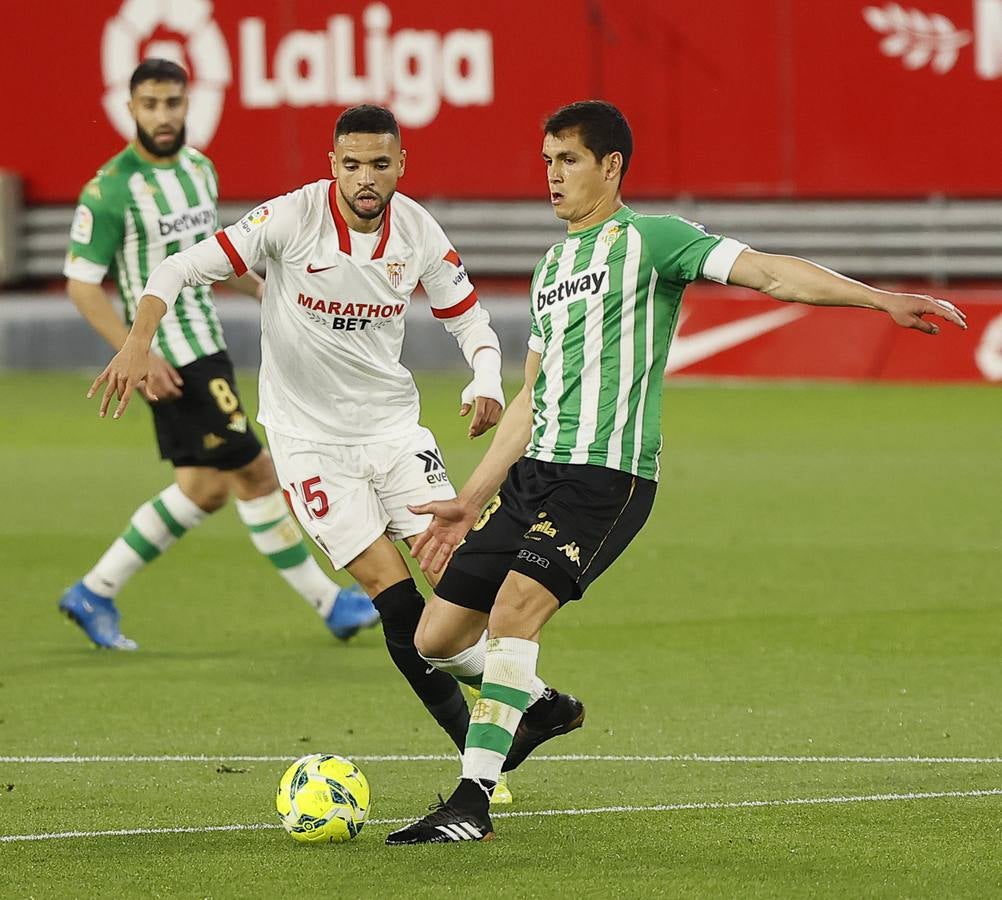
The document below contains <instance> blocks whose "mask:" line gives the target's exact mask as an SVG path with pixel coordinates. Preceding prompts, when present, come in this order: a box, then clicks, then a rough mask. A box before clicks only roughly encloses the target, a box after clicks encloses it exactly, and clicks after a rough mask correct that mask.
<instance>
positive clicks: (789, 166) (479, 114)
mask: <svg viewBox="0 0 1002 900" xmlns="http://www.w3.org/2000/svg"><path fill="white" fill-rule="evenodd" d="M4 24H5V27H6V33H7V34H8V36H9V37H12V38H13V39H11V40H9V41H8V46H7V47H6V49H5V82H4V84H5V88H6V90H5V99H6V101H7V104H6V109H5V112H6V125H5V129H4V131H5V135H4V140H3V141H2V142H0V166H2V167H3V168H7V169H12V170H14V171H17V172H19V173H21V174H22V175H23V177H24V178H25V183H26V189H27V197H28V199H29V201H34V202H69V201H72V200H73V199H75V197H76V194H77V192H78V191H79V188H80V186H81V185H82V184H83V183H84V182H85V181H86V180H87V178H89V177H90V175H91V174H92V173H93V172H94V170H95V168H96V167H97V166H98V165H99V164H100V163H101V162H103V161H104V160H105V159H107V158H108V157H110V156H111V155H112V154H114V153H115V152H116V151H117V150H118V148H119V147H120V146H121V145H122V143H123V141H124V140H125V139H126V138H127V137H129V136H130V135H131V133H132V123H131V121H130V119H129V117H128V114H127V113H126V111H125V102H126V100H127V97H128V90H127V82H128V77H129V74H130V73H131V71H132V69H133V68H134V66H135V65H136V64H137V63H138V62H139V61H140V60H141V59H142V58H143V57H144V56H147V55H158V56H166V57H169V58H174V59H177V60H179V61H181V62H183V63H184V64H185V65H186V66H187V67H188V68H189V70H190V72H191V73H192V89H191V110H190V114H189V137H190V140H191V142H192V143H193V144H194V145H195V146H199V147H202V148H203V149H205V150H206V151H207V152H208V153H209V155H210V156H211V157H212V158H213V159H214V161H215V162H216V164H217V167H218V168H219V170H220V174H221V176H222V190H223V195H224V197H225V198H227V199H240V200H248V201H250V200H255V199H258V198H264V197H268V196H272V195H274V194H277V193H280V192H284V191H286V190H289V189H291V188H294V187H296V186H298V185H300V184H302V183H303V182H306V181H311V180H314V179H316V178H319V177H323V176H324V175H325V174H326V173H327V171H328V169H327V160H326V152H327V150H328V148H329V144H330V133H331V128H332V125H333V122H334V120H335V118H336V116H337V115H338V113H339V112H340V111H341V110H343V109H344V108H345V107H347V106H350V105H353V104H356V103H360V102H373V103H381V104H386V105H389V106H390V107H391V108H392V109H393V110H394V111H395V112H396V114H397V116H398V118H399V119H400V122H401V124H402V126H403V129H404V134H405V145H406V146H407V148H408V150H409V152H410V158H409V166H408V172H407V175H406V180H405V182H404V183H402V185H401V188H402V189H403V190H407V191H409V192H410V193H412V194H414V195H415V196H419V197H452V198H516V197H536V196H540V195H541V194H542V193H544V192H545V182H544V173H543V168H542V165H541V162H540V158H539V149H540V142H541V135H540V123H541V121H542V120H543V118H544V117H545V116H546V115H547V114H548V113H549V112H551V111H553V110H554V109H555V108H556V107H558V106H560V105H562V104H564V103H567V102H569V101H571V100H575V99H581V98H586V97H603V98H605V99H608V100H611V101H613V102H615V103H617V104H618V105H620V106H621V107H622V109H623V110H624V111H625V112H626V114H627V116H628V117H629V119H630V121H631V124H632V126H633V129H634V133H635V139H636V157H635V159H634V162H633V164H632V166H631V169H630V173H629V176H628V179H627V182H626V188H627V193H628V195H629V196H631V197H645V196H646V197H653V196H667V195H673V194H678V193H691V194H695V195H701V196H738V197H824V196H830V197H846V196H853V197H873V196H886V197H892V196H917V195H926V194H930V193H942V194H948V195H955V196H994V197H998V196H1002V179H1000V178H999V176H998V160H999V159H1002V128H999V127H998V124H997V119H998V116H997V113H996V111H997V110H998V109H999V108H1002V0H908V2H907V3H897V2H891V0H812V2H810V3H790V2H788V0H759V2H755V3H748V2H746V0H722V2H719V3H715V4H707V3H705V2H703V0H667V2H665V0H634V2H631V3H627V4H615V3H612V2H596V0H568V2H566V3H564V4H562V5H561V6H560V9H559V12H555V11H553V10H549V9H546V8H543V7H540V6H539V5H538V4H535V3H529V2H526V0H512V2H509V3H505V4H469V3H466V2H462V0H439V2H437V3H434V4H428V3H417V2H414V0H410V2H396V0H386V2H366V0H342V2H339V3H337V4H332V3H330V2H329V0H285V2H283V3H276V2H273V0H242V2H240V3H234V2H222V0H219V2H216V3H212V2H210V0H94V2H92V3H87V4H69V3H65V4H57V5H52V4H50V5H47V6H37V5H33V4H27V3H17V4H10V5H9V8H8V9H5V18H4Z"/></svg>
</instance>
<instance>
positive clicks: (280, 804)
mask: <svg viewBox="0 0 1002 900" xmlns="http://www.w3.org/2000/svg"><path fill="white" fill-rule="evenodd" d="M275 806H276V807H277V809H278V815H279V816H280V817H281V819H282V825H284V826H285V830H286V831H288V832H289V834H291V835H292V839H293V840H295V841H302V842H303V843H310V844H327V843H336V844H339V843H341V842H342V841H350V840H351V839H352V838H353V837H355V835H357V834H358V833H359V832H360V831H361V830H362V826H363V825H364V824H365V819H366V817H367V816H368V815H369V782H368V781H366V779H365V776H364V775H363V774H362V772H361V771H360V770H359V768H358V766H356V765H355V764H354V763H353V762H352V761H351V760H348V759H344V758H343V757H340V756H332V755H331V754H328V753H312V754H310V755H309V756H304V757H302V759H297V760H296V761H295V762H294V763H293V764H292V765H291V766H289V768H288V769H287V770H286V772H285V774H284V775H283V776H282V780H281V781H280V782H279V784H278V796H277V797H276V798H275Z"/></svg>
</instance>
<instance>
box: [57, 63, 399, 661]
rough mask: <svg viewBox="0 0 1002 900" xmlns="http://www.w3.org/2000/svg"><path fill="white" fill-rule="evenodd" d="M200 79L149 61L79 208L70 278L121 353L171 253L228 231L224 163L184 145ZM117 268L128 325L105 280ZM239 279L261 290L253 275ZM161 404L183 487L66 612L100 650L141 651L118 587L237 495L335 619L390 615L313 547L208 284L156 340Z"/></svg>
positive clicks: (151, 506) (350, 622) (275, 554)
mask: <svg viewBox="0 0 1002 900" xmlns="http://www.w3.org/2000/svg"><path fill="white" fill-rule="evenodd" d="M187 86H188V76H187V74H186V72H185V71H184V69H182V68H181V67H180V66H178V65H176V64H174V63H173V62H170V61H168V60H163V59H147V60H146V61H144V62H143V63H141V64H140V65H139V67H138V68H137V69H136V71H135V72H134V73H133V75H132V80H131V83H130V89H131V98H130V101H129V110H130V112H131V114H132V116H133V118H134V119H135V122H136V139H135V140H134V141H132V142H131V143H129V144H128V146H126V148H125V149H124V150H122V152H121V153H119V154H118V155H117V156H115V157H114V158H112V159H111V160H109V161H108V163H106V164H105V165H104V166H103V167H102V168H101V170H100V171H99V172H98V174H97V176H96V177H95V178H93V179H92V180H91V181H90V182H88V183H87V185H86V186H85V187H84V189H83V192H82V193H81V195H80V202H79V205H78V206H77V209H76V213H75V215H74V218H73V225H72V228H71V232H70V248H69V253H68V254H67V258H66V265H65V267H64V269H63V272H64V274H65V275H66V277H67V278H68V279H69V281H68V291H69V295H70V298H71V299H72V300H73V302H74V303H75V304H76V306H77V308H78V309H79V310H80V312H81V313H82V314H83V315H84V317H85V318H86V319H87V321H88V322H89V323H90V325H91V327H92V328H93V329H94V330H95V331H96V332H97V333H98V334H100V335H101V336H102V337H103V338H104V339H105V340H106V341H107V342H108V343H109V344H111V345H112V347H114V348H115V349H116V350H118V349H119V348H120V347H121V346H122V344H123V343H124V341H125V338H126V336H127V335H128V333H129V323H131V321H132V317H133V315H134V313H135V308H136V304H137V303H138V301H139V297H140V295H141V294H142V289H143V286H144V285H145V284H146V279H147V277H148V275H149V273H150V271H152V269H153V268H155V266H156V265H157V263H159V262H160V261H161V260H162V259H164V258H165V257H167V256H170V255H172V254H174V253H177V252H178V251H180V250H184V249H185V248H187V247H191V246H192V245H193V244H196V243H198V242H199V241H201V240H203V239H204V238H206V237H209V236H211V235H212V234H213V233H214V232H215V231H216V228H217V221H216V199H217V195H218V187H217V179H216V171H215V168H214V167H213V165H212V163H211V162H210V161H209V159H208V158H207V157H205V156H204V155H202V154H201V153H199V152H198V151H197V150H193V149H191V148H189V147H186V146H185V145H184V143H185V128H184V123H185V115H186V113H187V109H188V92H187ZM109 270H111V271H112V272H113V274H114V276H115V278H116V280H117V282H118V288H119V293H120V294H121V299H122V304H123V307H124V314H125V322H123V321H122V319H120V318H119V317H118V315H116V313H115V310H114V308H113V305H112V303H111V301H110V299H109V297H108V296H107V295H106V294H105V292H104V290H103V288H102V287H101V283H102V281H103V280H104V277H105V275H106V273H107V272H108V271H109ZM232 286H233V287H235V288H237V289H238V290H240V291H242V292H243V293H245V294H248V295H249V296H251V297H255V298H257V299H260V296H261V290H262V286H263V282H262V281H261V279H260V278H258V276H257V275H255V274H254V273H253V272H248V273H246V274H244V275H242V276H241V277H239V278H236V277H235V278H233V279H232ZM153 350H154V353H153V354H152V358H153V360H154V362H153V368H154V371H153V374H152V377H151V379H150V381H151V384H150V385H149V386H150V388H152V390H153V393H154V394H155V395H156V396H157V397H159V398H160V399H159V401H158V402H157V403H154V404H152V405H151V408H152V411H153V419H154V424H155V427H156V434H157V441H158V443H159V445H160V454H161V456H162V457H163V458H164V459H166V460H169V461H170V462H171V463H172V464H173V465H174V483H173V484H171V485H170V486H169V487H167V488H166V489H164V490H163V491H161V492H160V493H159V494H158V495H157V496H156V497H153V498H151V499H150V500H149V501H147V502H146V503H144V504H143V505H142V506H140V507H139V509H137V510H136V511H135V513H134V514H133V516H132V518H131V520H130V522H129V525H128V527H127V528H126V529H125V531H124V532H123V534H122V535H121V536H120V537H119V538H118V539H116V540H115V541H114V543H113V544H112V545H111V546H110V547H109V548H108V550H107V551H106V552H105V553H104V555H103V556H102V557H101V558H100V559H99V560H98V562H97V563H96V565H95V566H94V568H93V569H91V571H89V572H88V573H87V574H86V575H84V577H83V578H82V579H81V580H80V581H78V582H77V583H76V584H74V585H73V586H72V587H70V588H69V589H68V590H67V591H66V593H65V594H64V595H63V597H62V599H61V600H60V602H59V608H60V609H61V610H62V611H63V612H64V613H66V614H67V615H68V616H69V617H70V618H71V619H73V620H74V621H75V622H76V623H77V624H78V625H80V627H81V628H83V630H84V631H85V632H86V633H87V636H88V637H89V638H90V639H91V640H92V641H93V642H94V643H95V644H96V645H97V646H99V647H106V648H109V649H117V650H134V649H136V644H135V642H134V641H132V640H130V639H129V638H127V637H125V636H124V635H123V634H122V633H121V630H120V628H119V619H120V616H119V611H118V608H117V607H116V605H115V602H114V599H115V596H116V594H117V593H118V592H119V591H120V590H121V589H122V587H123V586H124V585H125V583H126V582H127V581H128V580H129V578H131V577H132V576H133V575H135V574H136V573H137V572H139V571H140V570H142V569H143V568H144V567H145V566H146V565H147V564H149V563H151V562H153V561H154V560H155V559H156V558H157V557H158V556H160V554H162V553H163V552H164V551H165V550H167V549H168V548H169V547H170V546H172V545H173V544H174V543H175V542H176V541H177V540H178V538H180V537H181V536H182V535H184V534H185V533H186V532H187V531H189V530H191V529H192V528H194V527H195V526H197V525H199V524H200V523H201V522H202V521H204V520H205V518H206V517H207V516H208V515H209V514H210V513H213V512H215V511H216V510H218V509H220V508H221V507H222V506H223V505H224V504H225V503H226V500H227V498H228V497H229V495H230V494H231V493H232V494H233V495H234V496H235V497H236V506H237V512H238V514H239V515H240V518H241V520H242V521H243V523H244V524H245V525H246V526H247V529H248V531H249V532H250V538H251V540H252V541H253V543H254V546H255V547H257V549H258V550H259V551H260V552H261V553H262V554H263V555H264V556H266V557H267V558H268V560H269V561H270V562H271V563H272V564H273V565H274V566H275V568H276V569H277V571H278V573H279V574H280V575H281V576H282V577H283V578H284V579H285V580H286V582H288V584H289V585H290V586H291V587H292V588H293V589H294V590H296V591H297V592H298V593H299V594H300V595H301V596H302V597H303V598H304V599H305V600H307V602H309V603H310V605H311V606H313V608H314V609H315V610H316V611H317V612H318V613H319V614H320V615H321V616H322V617H323V619H324V620H325V622H326V624H327V626H328V628H330V630H331V631H332V632H333V633H334V634H335V635H337V636H338V637H341V638H348V637H350V636H351V635H353V634H354V633H355V632H356V631H358V629H359V628H360V627H366V626H370V625H374V624H376V622H377V621H378V618H379V617H378V614H377V613H376V610H375V608H374V607H373V605H372V602H371V601H370V600H369V598H368V597H367V596H366V595H365V594H364V593H363V592H362V591H360V590H356V589H352V588H349V589H339V588H338V586H337V585H336V584H335V583H334V582H333V581H332V580H331V579H330V578H328V577H327V575H325V574H324V572H323V570H322V569H321V568H320V567H319V566H318V565H317V562H316V560H314V558H313V556H312V555H311V554H310V552H309V551H308V550H307V548H306V545H305V544H304V542H303V538H302V535H301V533H300V531H299V527H298V526H297V524H296V523H295V521H294V520H293V519H292V518H291V516H290V515H289V511H288V509H287V508H286V505H285V500H284V498H283V496H282V492H281V490H280V489H279V484H278V480H277V479H276V477H275V470H274V468H273V467H272V463H271V457H270V456H269V455H268V451H267V450H265V449H263V448H262V446H261V444H260V442H259V441H258V439H257V437H256V436H255V434H254V431H253V429H252V428H251V426H250V424H249V422H248V418H247V415H246V414H245V412H244V409H243V405H242V403H241V401H240V396H239V394H238V392H237V387H236V381H235V379H234V375H233V365H232V363H231V362H230V358H229V356H228V354H227V352H226V344H225V342H224V340H223V332H222V328H221V327H220V324H219V317H218V315H217V314H216V308H215V306H214V304H213V299H212V291H211V289H210V288H208V287H202V286H199V287H194V288H185V289H184V290H183V291H182V293H181V296H180V297H179V298H178V301H177V304H176V306H175V307H174V311H173V312H172V313H171V315H169V316H168V317H166V318H165V319H164V321H163V323H162V324H161V325H160V327H159V329H158V330H157V333H156V338H155V339H154V342H153Z"/></svg>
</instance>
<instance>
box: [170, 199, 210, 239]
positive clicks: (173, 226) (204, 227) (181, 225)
mask: <svg viewBox="0 0 1002 900" xmlns="http://www.w3.org/2000/svg"><path fill="white" fill-rule="evenodd" d="M157 225H158V226H159V228H160V237H162V238H166V239H167V240H169V241H177V240H180V239H181V238H183V237H187V236H188V235H190V234H196V233H198V232H205V231H212V230H213V229H214V228H215V227H216V210H215V208H214V207H212V206H193V207H192V208H191V209H186V210H185V211H184V212H182V213H170V214H169V215H165V216H161V217H160V218H159V219H157Z"/></svg>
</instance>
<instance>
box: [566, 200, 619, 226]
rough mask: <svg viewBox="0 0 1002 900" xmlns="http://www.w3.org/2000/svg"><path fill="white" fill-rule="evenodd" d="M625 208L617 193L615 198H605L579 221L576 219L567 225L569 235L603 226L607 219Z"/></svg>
mask: <svg viewBox="0 0 1002 900" xmlns="http://www.w3.org/2000/svg"><path fill="white" fill-rule="evenodd" d="M622 208H623V198H622V197H621V196H620V195H619V194H618V193H617V194H616V195H615V196H613V197H603V198H602V199H601V200H600V201H599V202H598V204H597V205H596V206H594V207H592V208H591V209H590V210H588V211H587V212H585V214H584V215H583V216H581V218H579V219H574V220H572V221H569V222H568V223H567V233H568V234H574V232H576V231H586V230H587V229H589V228H594V227H595V226H596V225H599V224H601V223H602V222H604V221H605V220H606V219H610V218H612V217H613V216H614V215H616V213H617V212H619V210H620V209H622Z"/></svg>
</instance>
